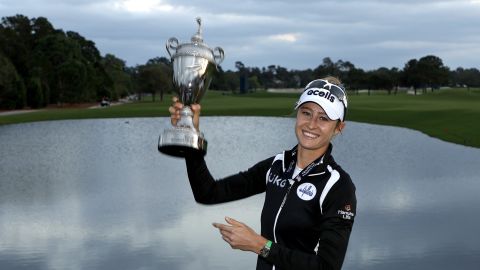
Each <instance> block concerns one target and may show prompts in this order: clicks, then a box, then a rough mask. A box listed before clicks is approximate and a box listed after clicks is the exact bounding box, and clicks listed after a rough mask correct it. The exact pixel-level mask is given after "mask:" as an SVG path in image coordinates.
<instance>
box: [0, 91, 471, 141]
mask: <svg viewBox="0 0 480 270" xmlns="http://www.w3.org/2000/svg"><path fill="white" fill-rule="evenodd" d="M297 98H298V94H279V93H275V94H274V93H265V92H259V93H252V94H247V95H231V94H222V93H221V92H216V91H209V92H208V93H207V94H206V97H205V98H204V99H203V100H202V102H201V104H202V108H203V109H202V115H204V116H212V115H225V116H234V115H235V116H239V115H245V116H292V115H293V105H294V103H295V102H296V100H297ZM170 99H171V96H168V95H167V96H165V98H164V102H158V101H157V102H152V101H142V102H136V103H130V104H125V105H122V106H111V107H109V108H101V109H78V108H77V109H47V110H41V111H37V112H32V113H25V114H16V115H5V116H0V125H1V124H13V123H23V122H34V121H46V120H63V119H85V118H124V117H125V118H126V117H159V116H168V109H167V108H168V106H169V105H170V102H169V101H170ZM479 118H480V89H474V90H470V91H467V90H464V89H449V90H440V91H435V92H434V93H431V92H428V93H427V94H423V95H418V96H413V95H407V94H405V93H399V94H398V95H386V94H384V93H375V94H372V95H370V96H369V95H367V94H360V95H355V94H353V93H351V94H350V96H349V112H348V115H347V119H348V120H351V121H358V122H366V123H374V124H382V125H392V126H401V127H406V128H411V129H416V130H419V131H422V132H424V133H425V134H428V135H430V136H432V137H436V138H440V139H442V140H445V141H449V142H453V143H458V144H463V145H468V146H473V147H478V148H480V119H479ZM373 136H375V134H372V137H373Z"/></svg>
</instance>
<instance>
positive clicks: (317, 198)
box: [186, 145, 357, 270]
mask: <svg viewBox="0 0 480 270" xmlns="http://www.w3.org/2000/svg"><path fill="white" fill-rule="evenodd" d="M331 151H332V145H330V146H329V148H328V150H327V152H326V153H325V154H324V156H323V157H319V159H318V160H317V163H316V164H318V166H315V167H312V168H313V169H311V170H310V171H308V173H306V174H305V175H304V176H303V177H297V179H293V180H292V179H291V178H292V173H293V170H292V169H291V168H290V167H291V166H289V164H292V162H293V164H294V163H295V161H296V156H295V152H296V147H294V148H293V149H292V150H289V151H285V152H283V153H282V154H278V155H277V156H275V157H271V158H268V159H266V160H263V161H261V162H259V163H257V164H255V165H254V166H253V167H251V168H250V169H248V170H247V171H244V172H240V173H238V174H235V175H231V176H228V177H226V178H223V179H219V180H215V179H214V178H213V177H212V175H211V174H210V172H209V171H208V168H207V166H206V164H205V161H204V159H203V157H200V156H197V157H187V158H186V163H187V171H188V177H189V180H190V185H191V187H192V191H193V195H194V197H195V200H196V201H197V202H199V203H204V204H215V203H222V202H227V201H233V200H237V199H242V198H245V197H248V196H252V195H255V194H258V193H261V192H266V193H265V202H264V205H263V210H262V216H261V235H262V236H264V237H265V238H267V239H269V240H271V241H272V242H273V245H272V247H271V250H270V254H269V256H268V257H267V258H266V259H264V258H261V257H258V260H257V269H275V270H281V269H295V270H297V269H340V268H341V266H342V264H343V260H344V257H345V253H346V250H347V245H348V240H349V236H350V232H351V230H352V226H353V221H354V218H355V214H356V204H357V201H356V197H355V185H354V184H353V183H352V181H351V179H350V176H349V175H348V174H347V173H346V172H345V171H343V170H342V168H341V167H340V166H339V165H338V164H336V163H335V160H334V159H333V157H332V156H331ZM307 168H308V167H307ZM304 171H305V170H304ZM302 173H304V172H302ZM302 173H300V174H302ZM298 178H300V179H298Z"/></svg>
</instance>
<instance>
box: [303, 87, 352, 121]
mask: <svg viewBox="0 0 480 270" xmlns="http://www.w3.org/2000/svg"><path fill="white" fill-rule="evenodd" d="M306 102H315V103H317V104H318V105H319V106H320V107H322V109H323V110H324V111H325V113H326V114H327V116H328V118H330V120H341V121H344V120H345V118H344V117H345V115H344V114H345V108H344V106H343V102H342V101H340V100H339V99H338V97H336V96H335V95H334V94H332V93H331V92H330V91H329V90H327V89H323V88H322V89H321V88H309V89H306V90H305V91H303V93H302V95H301V96H300V99H299V100H298V101H297V104H296V105H295V110H297V109H298V108H299V107H300V106H301V105H302V104H304V103H306Z"/></svg>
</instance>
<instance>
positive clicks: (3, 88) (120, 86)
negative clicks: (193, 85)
mask: <svg viewBox="0 0 480 270" xmlns="http://www.w3.org/2000/svg"><path fill="white" fill-rule="evenodd" d="M235 67H236V70H233V71H232V70H227V71H224V70H223V69H222V68H221V67H219V68H218V69H217V70H216V71H215V72H214V74H213V80H212V84H211V85H210V89H214V90H215V89H217V90H223V91H232V92H240V93H244V92H249V91H255V90H258V89H267V88H301V87H302V86H304V85H305V84H306V83H308V82H309V81H311V80H313V79H314V78H319V77H323V76H326V75H333V76H337V77H339V78H340V79H341V80H342V81H343V82H344V84H345V86H346V87H347V89H349V90H359V89H368V90H372V91H373V90H379V89H382V90H387V91H389V93H391V92H393V93H396V91H397V90H398V88H399V87H409V88H412V89H414V90H415V91H417V90H421V91H426V90H427V89H432V91H433V90H434V89H437V88H439V87H441V86H461V87H479V86H480V71H479V70H478V69H476V68H468V69H464V68H461V67H459V68H457V69H455V70H450V69H449V68H448V67H447V66H445V65H444V64H443V62H442V60H441V59H440V58H439V57H437V56H434V55H427V56H424V57H422V58H420V59H418V60H417V59H412V60H409V61H408V62H407V63H406V64H405V66H404V67H403V69H398V68H386V67H381V68H378V69H375V70H369V71H365V70H363V69H361V68H357V67H355V65H354V64H352V63H351V62H349V61H343V60H338V61H336V62H333V61H332V60H331V59H330V58H329V57H325V58H324V59H323V61H322V63H320V64H319V65H318V66H317V67H316V68H314V69H306V70H288V69H286V68H284V67H281V66H278V65H270V66H268V67H262V68H258V67H246V66H245V65H244V64H243V63H242V62H241V61H237V62H236V65H235ZM172 90H173V84H172V65H171V62H170V59H167V58H165V57H155V58H152V59H150V60H148V61H147V62H146V63H145V64H143V65H136V66H134V67H129V66H126V63H125V61H124V60H122V59H120V58H118V57H116V56H115V55H113V54H106V55H105V56H102V55H101V54H100V52H99V50H98V49H97V48H96V46H95V43H94V42H93V41H91V40H88V39H86V38H85V37H83V36H82V35H80V34H79V33H76V32H73V31H66V32H65V31H63V30H62V29H55V28H54V27H53V25H52V24H51V23H50V22H49V21H48V19H47V18H44V17H38V18H31V19H30V18H28V17H26V16H23V15H15V16H10V17H3V18H2V19H1V23H0V109H21V108H25V107H30V108H41V107H45V106H48V105H51V104H55V105H58V106H62V105H63V104H70V103H86V102H97V101H99V100H101V99H102V98H108V99H111V100H117V99H119V98H122V97H126V96H131V95H136V96H139V97H141V96H142V95H143V94H151V95H153V97H154V99H155V96H156V94H159V98H160V99H163V94H164V93H169V92H171V91H172Z"/></svg>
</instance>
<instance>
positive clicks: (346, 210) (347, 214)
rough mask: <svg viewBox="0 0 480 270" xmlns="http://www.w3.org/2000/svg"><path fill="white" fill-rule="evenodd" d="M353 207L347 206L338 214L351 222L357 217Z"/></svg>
mask: <svg viewBox="0 0 480 270" xmlns="http://www.w3.org/2000/svg"><path fill="white" fill-rule="evenodd" d="M351 210H352V206H351V205H350V204H346V205H345V206H344V207H343V209H340V210H338V211H337V214H338V215H339V216H340V217H341V218H343V219H346V220H351V219H353V217H355V214H354V213H352V212H351Z"/></svg>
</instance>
